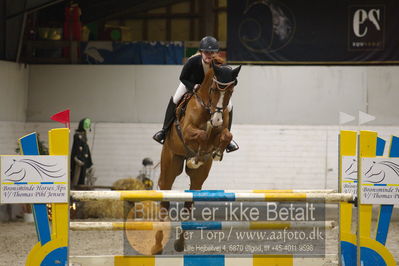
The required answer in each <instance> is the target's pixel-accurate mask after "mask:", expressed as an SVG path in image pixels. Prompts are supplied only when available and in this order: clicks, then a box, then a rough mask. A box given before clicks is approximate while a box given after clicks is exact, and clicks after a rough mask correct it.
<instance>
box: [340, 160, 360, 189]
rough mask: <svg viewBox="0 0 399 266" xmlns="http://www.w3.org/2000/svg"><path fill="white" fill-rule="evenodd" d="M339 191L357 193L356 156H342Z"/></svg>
mask: <svg viewBox="0 0 399 266" xmlns="http://www.w3.org/2000/svg"><path fill="white" fill-rule="evenodd" d="M341 177H342V179H341V192H342V193H351V194H353V195H357V156H342V167H341Z"/></svg>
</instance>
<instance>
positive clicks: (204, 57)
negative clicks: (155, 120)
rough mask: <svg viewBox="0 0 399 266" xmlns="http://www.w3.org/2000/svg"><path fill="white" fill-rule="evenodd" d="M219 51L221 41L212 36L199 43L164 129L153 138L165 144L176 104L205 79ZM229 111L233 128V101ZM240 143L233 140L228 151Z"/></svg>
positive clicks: (182, 77)
mask: <svg viewBox="0 0 399 266" xmlns="http://www.w3.org/2000/svg"><path fill="white" fill-rule="evenodd" d="M218 51H219V43H218V41H217V40H216V39H215V38H214V37H212V36H206V37H204V38H202V40H201V42H200V45H199V54H197V55H194V56H192V57H190V58H189V59H188V61H187V62H186V64H185V65H184V66H183V69H182V71H181V74H180V81H181V82H180V84H179V87H178V88H177V90H176V92H175V95H174V96H173V97H171V99H170V101H169V104H168V107H167V108H166V114H165V119H164V122H163V127H162V130H160V131H159V132H157V133H155V135H154V136H153V139H154V140H155V141H157V142H159V143H161V144H163V142H164V140H165V137H166V133H167V132H168V130H169V128H170V126H171V124H172V123H173V121H174V120H175V112H176V106H177V104H178V103H179V101H180V99H181V98H182V96H183V95H184V94H185V93H186V92H187V91H191V92H192V91H194V90H195V89H197V88H198V86H199V85H200V84H201V83H202V81H203V80H204V77H205V74H206V73H207V72H208V70H209V68H210V65H211V63H212V60H213V58H214V57H215V55H216V53H217V52H218ZM227 109H228V111H229V118H230V119H229V125H228V129H229V130H230V129H231V122H232V118H233V105H232V103H231V101H230V102H229V105H228V106H227ZM238 148H239V147H238V145H237V143H235V141H233V140H232V141H231V142H230V144H229V145H228V146H227V148H226V151H227V152H232V151H235V150H238Z"/></svg>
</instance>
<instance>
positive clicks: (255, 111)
mask: <svg viewBox="0 0 399 266" xmlns="http://www.w3.org/2000/svg"><path fill="white" fill-rule="evenodd" d="M30 68H31V75H30V80H29V100H28V111H27V120H28V121H30V122H44V121H48V117H49V116H50V115H51V114H53V113H54V112H55V111H56V110H62V109H63V108H67V107H69V108H71V110H72V119H73V120H74V121H79V120H80V119H81V118H83V117H86V116H88V117H91V118H92V119H93V120H94V121H97V122H112V123H160V122H161V121H162V120H163V115H164V109H165V108H166V104H167V102H168V99H169V98H170V96H171V95H172V94H173V93H174V91H175V88H176V86H177V85H178V77H179V73H180V70H181V68H182V66H167V65H164V66H160V65H130V66H99V65H65V66H59V65H57V66H54V65H32V66H30ZM397 72H398V67H397V66H379V67H364V66H336V67H327V66H243V68H242V70H241V73H240V75H239V82H238V86H237V88H236V90H235V93H234V96H233V102H234V105H235V117H234V122H235V123H236V124H256V125H336V124H337V123H338V113H339V112H340V111H342V112H346V113H348V114H351V115H357V113H358V110H361V111H363V112H367V113H369V114H372V115H374V116H376V117H377V120H376V121H374V122H372V125H398V124H399V109H397V108H395V106H396V105H395V104H396V99H397V98H398V97H399V91H398V90H397V89H396V88H397V87H398V85H399V75H397Z"/></svg>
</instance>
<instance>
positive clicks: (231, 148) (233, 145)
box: [226, 140, 240, 153]
mask: <svg viewBox="0 0 399 266" xmlns="http://www.w3.org/2000/svg"><path fill="white" fill-rule="evenodd" d="M239 148H240V147H238V144H237V142H235V141H234V140H231V142H230V143H229V145H227V147H226V152H227V153H229V152H233V151H236V150H238V149H239Z"/></svg>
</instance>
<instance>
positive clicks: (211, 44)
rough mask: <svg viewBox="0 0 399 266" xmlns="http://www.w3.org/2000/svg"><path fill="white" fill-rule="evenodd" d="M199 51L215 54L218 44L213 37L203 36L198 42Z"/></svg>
mask: <svg viewBox="0 0 399 266" xmlns="http://www.w3.org/2000/svg"><path fill="white" fill-rule="evenodd" d="M199 50H200V51H206V52H217V51H219V43H218V41H217V40H216V39H215V37H212V36H205V37H204V38H202V40H201V41H200V45H199Z"/></svg>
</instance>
